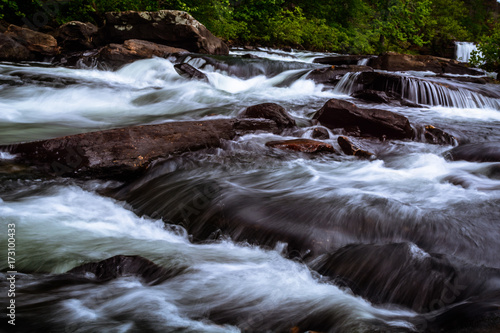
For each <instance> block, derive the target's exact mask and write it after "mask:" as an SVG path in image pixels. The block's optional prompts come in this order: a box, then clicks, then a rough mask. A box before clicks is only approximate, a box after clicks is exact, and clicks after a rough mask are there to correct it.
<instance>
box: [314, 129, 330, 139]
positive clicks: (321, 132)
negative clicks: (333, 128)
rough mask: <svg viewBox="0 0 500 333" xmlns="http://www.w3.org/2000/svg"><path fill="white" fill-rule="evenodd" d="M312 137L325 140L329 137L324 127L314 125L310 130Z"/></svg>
mask: <svg viewBox="0 0 500 333" xmlns="http://www.w3.org/2000/svg"><path fill="white" fill-rule="evenodd" d="M311 136H312V138H313V139H319V140H326V139H329V138H330V134H328V130H327V129H326V128H324V127H315V128H313V131H312V135H311Z"/></svg>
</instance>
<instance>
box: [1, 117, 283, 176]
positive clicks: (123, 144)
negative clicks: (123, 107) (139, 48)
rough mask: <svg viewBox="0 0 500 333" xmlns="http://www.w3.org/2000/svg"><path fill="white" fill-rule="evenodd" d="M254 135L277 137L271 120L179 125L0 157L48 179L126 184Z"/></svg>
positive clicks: (26, 148)
mask: <svg viewBox="0 0 500 333" xmlns="http://www.w3.org/2000/svg"><path fill="white" fill-rule="evenodd" d="M257 130H260V131H267V132H274V133H278V132H279V130H278V127H277V126H276V123H274V122H273V121H270V120H263V121H261V120H258V119H217V120H207V121H179V122H170V123H165V124H159V125H145V126H132V127H127V128H119V129H112V130H106V131H100V132H91V133H83V134H77V135H70V136H66V137H61V138H55V139H49V140H43V141H36V142H28V143H21V144H15V145H10V146H0V151H7V152H9V153H11V154H16V155H17V159H16V162H19V163H22V164H25V165H29V166H32V167H34V168H36V169H37V170H39V171H41V172H44V173H48V174H52V175H57V176H72V177H92V178H106V179H127V178H129V177H133V176H135V175H138V174H140V173H142V172H143V171H145V170H146V169H147V168H148V167H149V166H150V165H151V163H153V162H154V161H155V160H157V159H159V158H162V157H168V156H169V155H172V154H180V153H183V152H189V151H194V150H199V149H203V148H209V147H219V146H220V144H221V140H231V139H233V138H234V137H236V136H237V135H242V134H246V133H249V132H254V131H257Z"/></svg>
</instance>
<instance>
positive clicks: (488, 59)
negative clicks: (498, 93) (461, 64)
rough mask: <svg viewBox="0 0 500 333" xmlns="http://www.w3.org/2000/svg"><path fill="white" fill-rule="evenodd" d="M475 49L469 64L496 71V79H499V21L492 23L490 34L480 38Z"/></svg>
mask: <svg viewBox="0 0 500 333" xmlns="http://www.w3.org/2000/svg"><path fill="white" fill-rule="evenodd" d="M477 49H478V51H473V52H472V55H471V58H470V60H469V62H470V64H471V65H473V66H476V67H480V68H482V69H485V70H487V71H489V72H496V73H497V80H498V79H500V22H496V23H495V24H493V29H491V34H490V35H489V36H484V37H483V38H482V40H481V42H480V43H479V45H478V47H477Z"/></svg>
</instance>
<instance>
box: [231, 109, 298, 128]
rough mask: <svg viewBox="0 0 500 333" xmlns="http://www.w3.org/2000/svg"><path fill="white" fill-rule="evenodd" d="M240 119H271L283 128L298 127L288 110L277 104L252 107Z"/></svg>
mask: <svg viewBox="0 0 500 333" xmlns="http://www.w3.org/2000/svg"><path fill="white" fill-rule="evenodd" d="M240 118H264V119H271V120H273V121H274V122H276V124H277V125H278V127H281V128H286V127H294V126H295V125H296V124H295V120H294V119H293V118H292V117H291V116H290V115H289V114H288V113H287V112H286V110H285V109H284V108H283V107H282V106H281V105H278V104H275V103H263V104H257V105H253V106H250V107H248V108H247V109H246V110H245V111H243V113H241V114H240Z"/></svg>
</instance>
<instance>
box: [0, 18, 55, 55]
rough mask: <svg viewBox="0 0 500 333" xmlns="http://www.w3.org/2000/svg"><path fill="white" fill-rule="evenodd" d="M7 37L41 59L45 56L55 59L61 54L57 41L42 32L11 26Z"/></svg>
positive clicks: (6, 33) (6, 34)
mask: <svg viewBox="0 0 500 333" xmlns="http://www.w3.org/2000/svg"><path fill="white" fill-rule="evenodd" d="M5 36H7V37H10V38H12V39H14V40H15V41H16V42H18V43H19V44H21V45H23V46H24V47H26V48H27V49H28V50H29V51H30V52H31V53H33V54H34V55H35V56H37V57H39V58H40V57H44V56H50V57H53V56H55V55H57V54H58V53H59V47H58V46H57V40H56V39H55V38H54V37H52V36H50V35H47V34H43V33H41V32H37V31H33V30H30V29H27V28H21V27H18V26H16V25H13V24H11V25H10V26H9V28H8V29H7V31H6V32H5Z"/></svg>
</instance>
